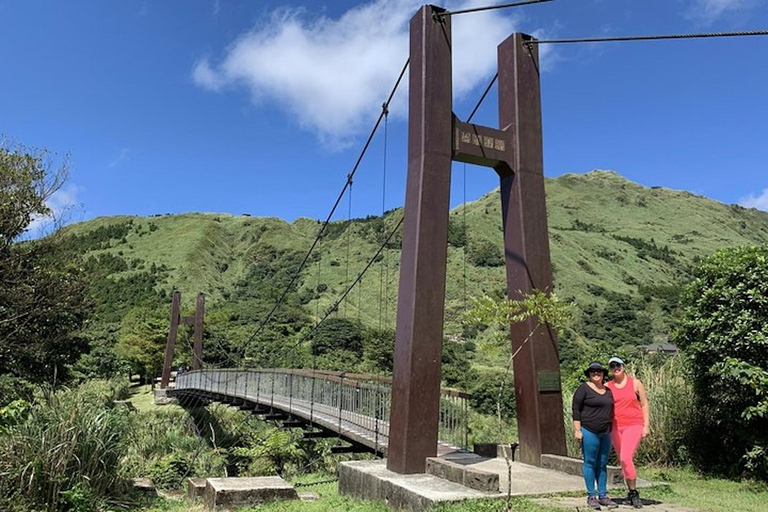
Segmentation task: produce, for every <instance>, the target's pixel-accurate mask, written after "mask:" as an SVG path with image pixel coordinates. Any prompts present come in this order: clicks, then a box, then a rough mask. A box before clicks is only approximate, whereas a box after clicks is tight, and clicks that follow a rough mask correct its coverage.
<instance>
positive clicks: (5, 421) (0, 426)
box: [0, 400, 30, 434]
mask: <svg viewBox="0 0 768 512" xmlns="http://www.w3.org/2000/svg"><path fill="white" fill-rule="evenodd" d="M29 407H30V405H29V402H26V401H24V400H14V401H13V402H11V403H9V404H8V405H6V406H5V407H0V434H2V433H3V432H4V431H7V430H8V429H9V428H11V427H13V426H15V425H17V424H19V423H20V422H21V421H23V420H24V419H26V417H27V413H29Z"/></svg>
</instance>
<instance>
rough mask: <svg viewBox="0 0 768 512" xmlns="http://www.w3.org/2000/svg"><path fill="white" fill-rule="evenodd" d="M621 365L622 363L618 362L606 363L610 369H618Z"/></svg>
mask: <svg viewBox="0 0 768 512" xmlns="http://www.w3.org/2000/svg"><path fill="white" fill-rule="evenodd" d="M622 366H624V365H621V364H618V363H611V364H609V365H608V368H610V369H611V370H618V369H619V368H621V367H622Z"/></svg>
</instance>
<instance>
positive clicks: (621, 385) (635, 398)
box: [573, 357, 649, 510]
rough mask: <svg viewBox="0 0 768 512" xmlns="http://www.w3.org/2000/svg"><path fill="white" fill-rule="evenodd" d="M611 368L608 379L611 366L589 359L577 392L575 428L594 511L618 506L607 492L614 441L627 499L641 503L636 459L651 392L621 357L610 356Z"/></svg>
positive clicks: (646, 422)
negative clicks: (628, 370)
mask: <svg viewBox="0 0 768 512" xmlns="http://www.w3.org/2000/svg"><path fill="white" fill-rule="evenodd" d="M609 368H610V370H611V373H612V374H613V377H614V380H613V381H611V382H609V383H608V384H605V381H606V377H607V375H608V370H607V369H606V368H605V367H604V366H603V365H602V364H601V363H599V362H593V363H590V365H589V366H588V367H587V369H586V370H584V374H585V375H586V376H587V382H585V383H583V384H582V385H581V386H580V387H579V388H578V389H577V390H576V392H575V393H574V395H573V430H574V436H575V437H576V440H577V441H579V442H580V443H581V451H582V455H583V458H584V466H583V474H584V483H585V484H586V487H587V495H588V496H587V505H588V506H589V507H590V508H592V509H595V510H600V508H601V506H604V507H608V508H615V507H616V506H617V505H616V503H615V502H614V501H613V500H611V499H610V498H609V497H608V493H607V479H608V471H607V466H608V454H609V452H610V451H611V443H613V446H614V447H615V449H616V453H617V454H618V456H619V461H620V462H621V468H622V472H623V474H624V480H625V481H626V482H627V487H628V488H629V496H628V499H629V501H630V503H631V504H632V506H634V507H635V508H640V507H642V506H643V505H642V503H641V501H640V496H639V495H638V492H637V487H636V483H637V472H636V471H635V465H634V462H633V459H634V456H635V452H636V451H637V447H638V446H639V445H640V440H641V439H642V438H643V437H645V436H647V435H648V432H649V430H648V426H649V421H648V420H649V414H648V397H647V395H646V393H645V388H644V387H643V384H642V383H641V382H640V381H639V380H638V379H634V378H632V377H629V376H627V375H626V373H625V368H624V361H623V360H621V359H620V358H618V357H612V358H611V359H610V361H609ZM595 483H597V492H595Z"/></svg>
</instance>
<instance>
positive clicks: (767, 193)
mask: <svg viewBox="0 0 768 512" xmlns="http://www.w3.org/2000/svg"><path fill="white" fill-rule="evenodd" d="M739 204H740V205H741V206H743V207H744V208H757V209H758V210H763V211H766V212H768V188H766V189H763V193H762V194H760V195H749V196H747V197H744V198H741V199H739Z"/></svg>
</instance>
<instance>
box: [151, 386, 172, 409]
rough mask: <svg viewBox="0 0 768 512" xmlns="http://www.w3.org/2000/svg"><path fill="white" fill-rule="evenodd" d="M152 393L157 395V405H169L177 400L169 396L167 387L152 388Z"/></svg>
mask: <svg viewBox="0 0 768 512" xmlns="http://www.w3.org/2000/svg"><path fill="white" fill-rule="evenodd" d="M152 394H153V395H154V396H155V405H168V404H172V403H174V402H175V400H174V399H173V398H171V397H169V396H168V390H167V389H160V388H155V389H153V390H152Z"/></svg>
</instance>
